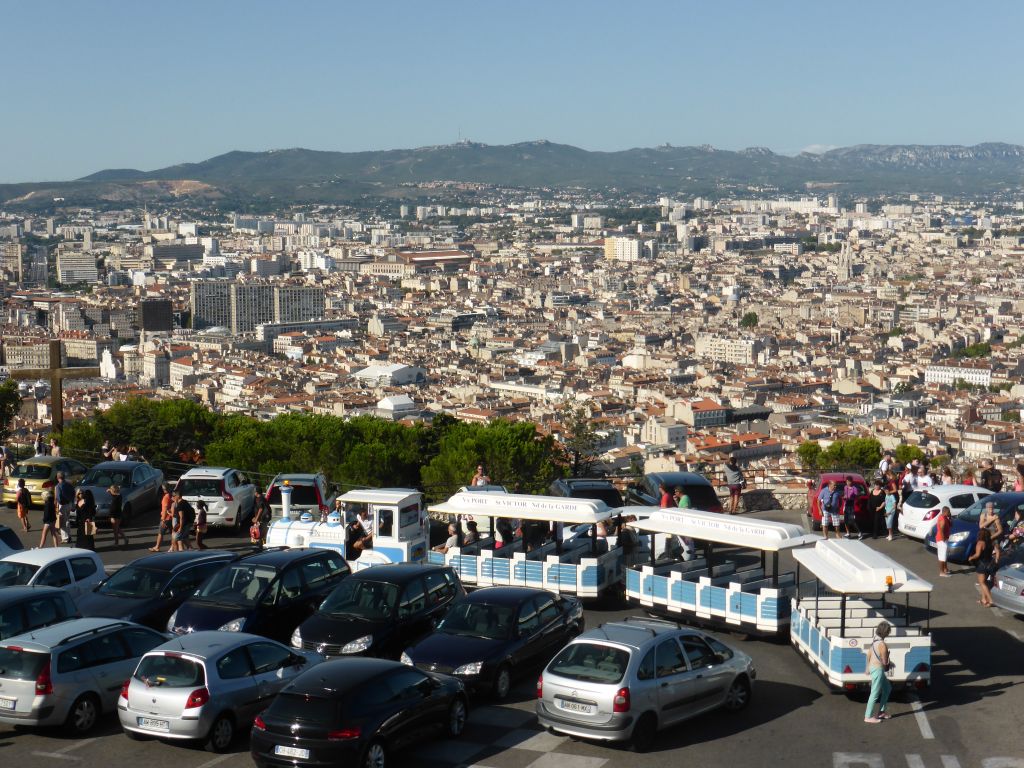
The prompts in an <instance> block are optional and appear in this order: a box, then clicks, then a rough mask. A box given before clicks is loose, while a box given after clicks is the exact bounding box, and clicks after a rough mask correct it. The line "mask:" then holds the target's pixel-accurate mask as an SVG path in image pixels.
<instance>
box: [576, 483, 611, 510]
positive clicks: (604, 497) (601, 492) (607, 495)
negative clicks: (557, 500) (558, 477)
mask: <svg viewBox="0 0 1024 768" xmlns="http://www.w3.org/2000/svg"><path fill="white" fill-rule="evenodd" d="M569 495H570V496H571V497H572V498H574V499H596V500H597V501H603V502H604V503H605V504H607V505H608V506H609V507H611V508H613V509H615V508H616V507H621V506H622V494H621V493H619V492H618V491H617V490H615V489H614V488H572V489H570V491H569Z"/></svg>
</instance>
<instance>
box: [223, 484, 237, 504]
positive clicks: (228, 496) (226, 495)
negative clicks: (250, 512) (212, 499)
mask: <svg viewBox="0 0 1024 768" xmlns="http://www.w3.org/2000/svg"><path fill="white" fill-rule="evenodd" d="M220 495H221V498H223V499H224V501H234V500H235V497H234V496H232V495H231V494H230V493H228V490H227V488H225V487H224V481H223V480H221V481H220Z"/></svg>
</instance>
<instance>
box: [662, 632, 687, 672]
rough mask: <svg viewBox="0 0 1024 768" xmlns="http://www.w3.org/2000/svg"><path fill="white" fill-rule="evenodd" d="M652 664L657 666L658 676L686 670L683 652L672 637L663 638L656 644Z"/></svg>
mask: <svg viewBox="0 0 1024 768" xmlns="http://www.w3.org/2000/svg"><path fill="white" fill-rule="evenodd" d="M654 665H655V667H656V668H657V673H658V677H668V676H670V675H678V674H679V673H680V672H686V671H687V667H686V659H684V658H683V652H682V651H680V650H679V643H677V642H676V641H675V640H673V639H669V640H663V641H662V642H661V643H660V644H659V645H658V648H657V651H656V653H655V657H654Z"/></svg>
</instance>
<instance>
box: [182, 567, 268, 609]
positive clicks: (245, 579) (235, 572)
mask: <svg viewBox="0 0 1024 768" xmlns="http://www.w3.org/2000/svg"><path fill="white" fill-rule="evenodd" d="M275 576H277V571H276V570H275V569H274V568H272V567H270V566H268V565H248V564H246V563H238V564H236V565H231V566H228V567H227V568H225V569H224V570H223V571H218V572H217V575H215V576H214V577H213V578H212V579H210V580H209V581H208V582H206V584H205V586H203V588H202V589H201V590H199V592H198V593H197V594H196V596H195V598H194V599H196V600H199V601H201V602H204V603H223V604H225V605H236V606H253V605H256V603H258V602H259V600H260V597H261V596H262V595H263V593H264V592H266V591H267V587H269V586H270V585H271V583H272V582H273V581H274V577H275Z"/></svg>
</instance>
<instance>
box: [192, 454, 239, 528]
mask: <svg viewBox="0 0 1024 768" xmlns="http://www.w3.org/2000/svg"><path fill="white" fill-rule="evenodd" d="M174 490H175V491H181V495H182V498H184V499H185V500H186V501H187V502H188V503H189V504H191V505H192V507H193V508H195V506H196V502H198V501H200V500H202V501H205V502H206V523H207V525H210V526H214V525H219V526H226V527H229V528H230V527H233V528H235V529H239V528H241V527H242V523H243V522H244V521H245V520H246V519H248V518H250V517H252V511H253V505H254V504H255V503H256V486H255V485H253V484H252V483H251V482H249V478H247V477H246V476H245V475H243V474H242V473H241V472H239V471H238V470H237V469H228V468H227V467H195V468H194V469H190V470H189V471H188V472H186V473H185V474H184V475H182V476H181V478H180V479H179V480H178V483H177V485H175V486H174Z"/></svg>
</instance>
